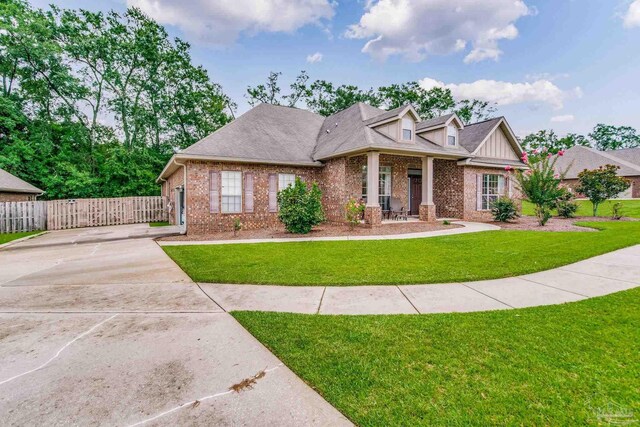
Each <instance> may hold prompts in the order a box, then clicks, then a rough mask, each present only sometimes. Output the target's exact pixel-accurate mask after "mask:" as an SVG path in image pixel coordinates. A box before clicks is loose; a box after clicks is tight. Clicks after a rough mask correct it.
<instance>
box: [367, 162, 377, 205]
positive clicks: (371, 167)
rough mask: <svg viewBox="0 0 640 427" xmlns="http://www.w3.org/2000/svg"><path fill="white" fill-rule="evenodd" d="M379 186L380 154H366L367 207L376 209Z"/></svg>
mask: <svg viewBox="0 0 640 427" xmlns="http://www.w3.org/2000/svg"><path fill="white" fill-rule="evenodd" d="M379 186H380V153H379V152H377V151H369V152H368V153H367V206H370V207H378V206H380V201H379V198H378V192H379Z"/></svg>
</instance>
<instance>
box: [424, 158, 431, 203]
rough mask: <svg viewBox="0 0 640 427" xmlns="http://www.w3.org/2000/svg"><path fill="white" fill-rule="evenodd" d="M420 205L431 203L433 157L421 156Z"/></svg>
mask: <svg viewBox="0 0 640 427" xmlns="http://www.w3.org/2000/svg"><path fill="white" fill-rule="evenodd" d="M421 204H422V205H433V157H427V156H425V157H423V158H422V203H421Z"/></svg>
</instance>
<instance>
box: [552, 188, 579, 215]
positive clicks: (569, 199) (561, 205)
mask: <svg viewBox="0 0 640 427" xmlns="http://www.w3.org/2000/svg"><path fill="white" fill-rule="evenodd" d="M573 200H574V196H573V194H571V193H570V192H569V191H565V193H564V194H563V195H561V196H560V197H558V200H556V210H557V211H558V216H561V217H562V218H573V217H574V216H575V214H576V211H577V210H578V204H577V203H576V202H574V201H573Z"/></svg>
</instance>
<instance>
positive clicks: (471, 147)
mask: <svg viewBox="0 0 640 427" xmlns="http://www.w3.org/2000/svg"><path fill="white" fill-rule="evenodd" d="M502 119H503V117H496V118H495V119H489V120H485V121H484V122H478V123H473V124H470V125H466V126H465V127H464V128H463V129H462V130H460V133H459V135H460V145H462V146H463V147H464V148H466V149H467V151H469V152H470V153H473V152H474V151H476V148H478V147H479V146H480V144H481V143H482V141H484V139H485V138H486V137H487V136H488V135H489V133H490V132H491V130H492V129H493V128H494V127H495V126H496V125H497V124H498V122H499V121H500V120H502Z"/></svg>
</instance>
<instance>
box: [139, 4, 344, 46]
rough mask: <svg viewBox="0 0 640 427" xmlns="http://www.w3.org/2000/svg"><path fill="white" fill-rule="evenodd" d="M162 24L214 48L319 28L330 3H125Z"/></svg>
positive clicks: (330, 9)
mask: <svg viewBox="0 0 640 427" xmlns="http://www.w3.org/2000/svg"><path fill="white" fill-rule="evenodd" d="M127 4H128V5H129V6H135V7H139V8H140V9H142V11H144V12H145V13H147V14H148V15H149V16H151V17H152V18H154V19H155V20H157V21H158V22H160V23H162V24H168V25H174V26H176V27H178V28H180V29H181V30H182V31H183V32H185V33H186V34H189V35H191V36H193V37H195V38H197V39H198V40H200V41H203V42H206V43H210V44H213V45H226V44H230V43H233V42H234V41H235V40H236V39H237V38H238V36H239V35H240V34H241V33H242V34H247V35H255V34H257V33H260V32H292V31H295V30H297V29H299V28H302V27H304V26H305V25H309V24H315V25H320V26H322V25H323V23H324V22H325V21H326V20H329V19H331V18H333V15H334V7H335V3H333V2H332V1H331V0H261V1H253V0H232V1H209V0H182V1H180V2H177V1H174V0H127Z"/></svg>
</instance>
